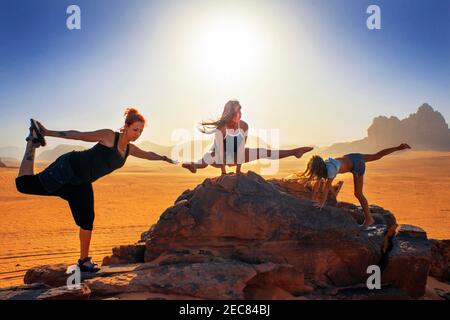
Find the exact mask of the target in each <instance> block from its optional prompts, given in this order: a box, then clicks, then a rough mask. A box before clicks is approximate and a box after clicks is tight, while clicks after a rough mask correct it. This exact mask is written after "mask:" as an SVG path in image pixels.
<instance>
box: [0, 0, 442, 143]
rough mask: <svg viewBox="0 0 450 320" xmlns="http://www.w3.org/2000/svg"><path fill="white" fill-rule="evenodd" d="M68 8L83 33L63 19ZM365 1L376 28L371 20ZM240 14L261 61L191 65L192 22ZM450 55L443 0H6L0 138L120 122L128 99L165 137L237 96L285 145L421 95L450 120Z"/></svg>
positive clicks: (0, 16) (256, 122) (333, 134)
mask: <svg viewBox="0 0 450 320" xmlns="http://www.w3.org/2000/svg"><path fill="white" fill-rule="evenodd" d="M70 4H77V5H79V6H80V8H81V30H73V31H70V30H68V29H67V28H66V18H67V16H68V15H67V14H66V8H67V7H68V6H69V5H70ZM370 4H376V5H379V6H380V8H381V21H382V22H381V23H382V29H381V30H368V29H367V28H366V19H367V17H368V15H367V14H366V8H367V7H368V6H369V5H370ZM234 16H239V19H240V21H241V22H243V23H244V24H243V25H247V22H248V25H250V28H251V29H252V30H253V31H252V32H253V33H249V34H254V35H257V36H260V38H261V39H262V40H261V41H260V42H259V44H261V48H260V49H258V50H259V51H258V52H254V53H252V54H253V55H252V56H251V57H253V58H254V59H258V61H259V64H258V65H256V67H255V68H254V69H244V67H246V64H245V63H244V64H242V65H239V63H242V61H227V63H233V62H236V68H237V69H239V70H242V74H239V70H237V71H236V72H234V73H232V77H231V80H230V79H229V78H228V80H227V81H225V77H223V75H222V74H215V75H214V74H211V73H210V74H207V73H205V72H204V70H203V71H200V70H199V69H196V68H195V62H194V60H195V59H192V55H191V53H190V52H191V51H189V50H190V45H191V44H192V43H195V42H196V41H197V40H198V38H199V37H201V36H200V33H201V32H200V31H202V29H201V28H200V29H199V28H197V27H198V26H203V27H202V28H203V29H208V23H210V24H211V23H214V19H222V18H223V19H225V20H226V19H228V18H229V17H234ZM217 17H218V18H217ZM233 21H234V20H233ZM203 22H204V23H203ZM202 23H203V24H202ZM199 30H200V31H199ZM199 32H200V33H199ZM244 33H245V32H244ZM250 37H251V36H250ZM247 40H248V39H247ZM250 40H251V39H250ZM222 42H223V41H222ZM245 42H246V39H243V42H241V43H242V45H241V47H239V46H237V47H236V48H232V49H231V50H233V52H235V50H236V51H237V52H238V53H239V52H240V50H241V51H242V52H244V50H250V49H251V48H250V49H249V48H245ZM234 43H239V42H233V40H231V44H230V46H231V47H232V46H233V44H234ZM219 45H221V43H219ZM225 45H227V44H226V43H225ZM211 46H212V44H211V45H210V46H208V44H206V47H204V48H205V50H208V49H210V47H211ZM230 46H228V47H230ZM211 52H217V51H211ZM206 53H207V52H206ZM229 56H230V54H228V56H227V55H226V54H225V55H224V59H227V57H229ZM237 56H238V57H239V54H238V55H237ZM194 58H195V57H194ZM253 58H252V59H253ZM449 58H450V1H446V0H428V1H425V0H420V1H419V0H409V1H406V0H390V1H364V0H340V1H324V0H314V1H313V0H308V1H300V0H297V1H283V0H281V1H264V0H262V1H251V0H249V1H245V2H243V1H219V0H214V1H191V0H183V1H181V0H179V1H174V0H172V1H162V0H160V1H144V0H128V1H119V0H115V1H106V0H90V1H64V0H40V1H32V0H28V1H25V0H1V1H0V97H1V98H0V107H1V110H2V111H1V113H0V124H1V126H0V147H2V146H10V145H17V146H22V145H23V141H24V140H23V139H24V137H25V135H26V131H27V126H28V119H29V118H30V117H36V118H38V119H39V120H40V121H41V122H43V123H44V124H46V125H47V127H49V128H50V129H55V130H56V129H57V130H62V129H78V130H93V129H97V128H103V127H110V128H113V129H117V128H119V127H120V126H121V120H122V117H121V112H122V111H123V109H124V108H125V107H126V106H129V105H134V106H136V107H138V108H139V109H140V110H142V112H143V113H144V114H145V115H146V117H147V118H148V119H149V121H150V126H149V127H148V129H146V131H145V132H144V135H143V137H142V140H151V141H153V142H156V143H160V144H169V143H171V134H172V132H173V130H174V129H177V128H186V129H188V130H191V131H192V130H193V128H194V127H195V125H196V123H198V122H199V121H201V120H202V119H205V118H210V117H214V116H219V114H220V113H221V110H222V107H223V105H224V104H225V102H226V101H227V100H228V99H234V98H237V99H239V100H241V103H242V105H243V117H244V120H246V121H247V122H248V123H249V124H250V126H251V127H252V128H255V129H256V128H278V129H280V137H281V140H282V141H281V143H286V144H318V145H326V144H331V143H333V142H340V141H347V140H352V139H359V138H362V137H364V136H365V134H366V129H367V127H368V126H369V125H370V123H371V120H372V119H373V117H375V116H378V115H387V116H390V115H395V116H398V117H400V118H403V117H406V116H408V115H409V114H410V113H412V112H415V111H416V109H417V107H418V106H420V105H421V104H422V103H424V102H428V103H430V104H431V105H432V106H433V107H434V108H435V109H437V110H439V111H440V112H441V113H442V114H443V115H444V117H445V118H446V120H447V122H448V121H449V119H450V90H449V88H450V64H449ZM235 59H236V58H235ZM213 61H215V62H217V61H220V59H218V60H217V59H216V60H213ZM247 64H248V63H247ZM222 72H223V70H222ZM230 74H231V73H230ZM57 143H61V140H55V139H52V140H51V141H50V145H56V144H57Z"/></svg>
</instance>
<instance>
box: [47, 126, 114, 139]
mask: <svg viewBox="0 0 450 320" xmlns="http://www.w3.org/2000/svg"><path fill="white" fill-rule="evenodd" d="M44 135H45V136H48V137H56V138H63V139H69V140H81V141H86V142H101V141H105V140H108V138H109V137H111V136H112V135H114V131H112V130H111V129H101V130H96V131H89V132H81V131H77V130H67V131H54V130H47V132H46V133H44Z"/></svg>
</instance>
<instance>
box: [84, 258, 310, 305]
mask: <svg viewBox="0 0 450 320" xmlns="http://www.w3.org/2000/svg"><path fill="white" fill-rule="evenodd" d="M286 268H287V269H286ZM286 270H289V272H290V275H291V277H293V279H294V282H293V283H289V284H288V283H286V282H285V281H284V279H283V276H282V273H283V272H286ZM258 276H259V277H262V278H263V279H264V281H265V282H264V281H258V280H257V279H258V278H256V279H255V277H258ZM302 276H303V274H302V273H299V272H296V271H295V270H294V269H292V267H291V266H286V265H277V264H273V263H266V264H261V265H257V266H255V265H251V264H247V263H244V262H241V261H236V260H230V259H222V258H214V259H213V260H212V261H208V262H203V263H183V262H178V263H172V264H156V263H146V264H143V265H142V266H141V268H138V269H136V270H135V271H133V272H129V273H124V274H119V275H115V276H111V277H96V278H93V279H89V280H86V281H85V283H86V284H87V285H88V286H89V287H90V288H91V290H92V291H93V293H94V294H95V295H97V296H113V295H117V294H122V293H130V292H153V293H163V294H172V295H173V294H176V295H180V296H191V297H193V298H203V299H244V298H245V294H246V293H248V292H249V290H247V289H246V287H247V285H248V283H250V284H256V283H260V284H262V286H264V285H266V284H268V283H270V284H272V286H273V287H275V286H277V285H278V288H280V289H281V290H285V291H288V290H291V291H296V292H297V291H298V292H302V290H303V284H302Z"/></svg>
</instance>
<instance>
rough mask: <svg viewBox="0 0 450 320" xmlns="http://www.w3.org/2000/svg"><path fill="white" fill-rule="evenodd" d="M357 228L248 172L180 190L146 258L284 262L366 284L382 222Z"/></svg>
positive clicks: (335, 211) (336, 212)
mask: <svg viewBox="0 0 450 320" xmlns="http://www.w3.org/2000/svg"><path fill="white" fill-rule="evenodd" d="M380 222H382V224H380V225H377V226H376V227H375V228H374V229H372V230H368V229H366V228H363V227H360V226H358V224H357V223H356V221H355V219H354V218H353V217H352V216H351V215H349V214H348V212H346V211H345V210H342V209H339V208H335V207H331V206H327V207H325V208H324V209H323V210H322V211H321V210H318V209H316V208H314V207H313V204H312V202H311V201H308V200H306V199H300V198H296V197H293V196H290V195H288V194H286V193H284V192H280V191H279V190H278V189H277V188H276V187H275V186H274V185H273V184H271V183H268V182H267V181H265V180H264V179H263V178H262V177H261V176H259V175H257V174H256V173H254V172H251V171H250V172H248V173H247V174H243V175H240V176H235V175H227V176H221V177H218V178H214V179H206V180H205V181H204V182H203V183H202V184H201V185H199V186H198V187H197V188H195V190H192V191H186V192H185V193H183V195H182V196H181V197H179V198H178V199H177V201H176V202H175V204H174V206H172V207H170V208H168V209H167V210H166V211H165V212H164V213H163V214H162V215H161V217H160V219H159V221H158V223H157V224H156V225H155V226H153V227H152V229H151V230H149V232H148V233H147V241H146V249H145V261H147V262H149V261H152V260H154V259H156V258H158V257H159V256H160V255H162V254H164V253H166V252H169V253H175V252H179V251H180V250H199V249H201V250H205V251H210V252H214V255H217V256H220V257H224V258H228V259H235V260H239V261H243V262H247V263H252V264H258V263H264V262H273V263H278V264H279V263H286V264H290V265H292V266H293V267H295V268H297V269H298V270H303V272H304V273H305V275H308V277H311V278H314V279H321V280H324V281H330V282H332V283H333V284H335V285H348V284H354V283H359V282H361V281H365V279H366V277H367V274H366V269H367V266H368V265H372V264H378V263H379V262H380V260H381V259H382V254H383V248H384V244H385V241H386V239H385V236H386V234H387V231H388V230H387V227H386V224H385V222H384V221H380Z"/></svg>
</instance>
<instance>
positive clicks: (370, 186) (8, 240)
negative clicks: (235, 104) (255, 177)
mask: <svg viewBox="0 0 450 320" xmlns="http://www.w3.org/2000/svg"><path fill="white" fill-rule="evenodd" d="M307 158H308V157H305V158H304V159H301V160H295V159H286V160H282V161H281V162H280V171H279V172H278V173H277V174H276V176H275V177H284V176H286V175H288V174H290V173H292V172H295V171H298V170H302V169H303V168H304V166H305V162H306V160H307ZM39 170H40V168H37V172H38V171H39ZM244 170H254V171H256V172H258V167H257V166H254V165H245V166H244ZM218 173H219V171H218V170H217V169H206V170H203V171H201V172H200V173H199V174H197V175H193V174H190V173H188V172H187V171H186V170H184V169H182V168H180V167H175V166H171V165H169V164H164V163H149V165H130V166H125V167H124V168H122V169H121V170H119V171H117V172H115V173H113V174H111V175H110V176H107V177H104V178H103V179H100V180H99V181H98V182H96V183H95V184H94V190H95V201H96V203H95V209H96V220H95V233H94V236H93V239H92V255H93V256H94V259H95V260H97V261H99V262H101V259H102V258H103V256H105V255H107V254H109V253H110V252H111V248H112V247H113V246H115V245H120V244H127V243H132V242H133V241H136V240H138V239H139V238H140V234H141V232H143V231H145V230H147V229H148V227H149V226H150V225H151V224H153V223H155V222H156V221H157V220H158V217H159V215H160V214H161V213H162V212H163V211H164V210H165V209H166V208H167V207H168V206H170V205H172V204H173V201H174V200H175V199H176V197H177V196H178V195H179V194H180V193H181V192H183V191H184V190H185V189H188V188H193V187H195V186H196V185H197V184H198V183H200V182H202V181H203V180H204V179H205V178H207V177H208V176H209V177H211V176H214V175H217V174H218ZM16 174H17V169H11V168H1V169H0V189H1V190H2V192H1V194H0V214H1V219H0V287H4V286H8V285H13V284H21V283H22V277H23V274H24V272H25V270H26V269H28V268H29V267H31V266H35V265H39V264H47V263H59V262H66V263H70V262H75V261H76V259H77V258H78V236H77V228H76V226H75V224H74V222H73V220H72V217H71V213H70V211H69V208H68V205H67V203H66V202H65V201H64V200H61V199H59V198H54V197H37V196H27V195H23V194H20V193H18V192H17V191H16V190H15V185H14V178H15V176H16ZM270 177H273V176H270ZM342 180H344V181H345V183H344V187H343V189H342V191H341V193H340V197H339V199H340V200H343V201H349V202H356V199H355V198H354V197H353V186H352V176H351V174H346V175H343V176H342ZM365 190H366V195H367V197H368V199H369V202H370V203H373V204H378V205H381V206H383V207H384V208H386V209H389V210H391V211H392V212H394V213H395V215H396V217H397V218H398V220H399V223H411V224H414V225H418V226H420V227H423V228H424V229H425V230H426V231H427V232H428V236H429V237H430V238H436V239H444V238H450V219H449V218H450V152H405V153H402V154H396V155H391V156H389V157H387V158H385V159H383V160H381V161H379V162H374V163H369V164H368V165H367V175H366V189H365Z"/></svg>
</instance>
